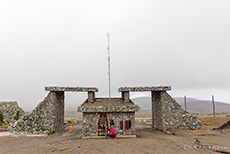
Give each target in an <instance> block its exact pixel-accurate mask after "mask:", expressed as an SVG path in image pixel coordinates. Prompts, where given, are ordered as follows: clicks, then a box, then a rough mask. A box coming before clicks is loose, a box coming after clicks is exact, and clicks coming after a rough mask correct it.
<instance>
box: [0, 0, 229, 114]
mask: <svg viewBox="0 0 230 154" xmlns="http://www.w3.org/2000/svg"><path fill="white" fill-rule="evenodd" d="M229 7H230V1H227V0H192V1H191V0H190V1H187V0H158V1H152V0H144V1H143V0H142V1H141V0H116V1H108V0H97V1H96V0H84V1H74V0H68V1H64V0H63V1H60V0H39V1H31V0H20V1H16V0H15V1H11V0H8V1H0V58H1V59H0V68H1V69H0V75H1V78H0V100H17V101H18V102H19V105H20V106H21V107H22V108H23V109H25V110H31V109H33V108H34V107H35V106H36V105H37V104H38V103H39V102H41V101H42V100H43V99H44V97H45V96H46V95H47V94H48V92H46V91H45V90H44V87H45V86H55V85H56V86H94V87H97V88H99V92H98V93H96V96H97V97H106V96H108V76H107V70H108V69H107V37H106V34H107V32H109V33H110V38H111V76H112V85H113V87H112V95H113V96H114V97H118V96H120V94H119V93H118V92H117V91H118V88H119V87H121V86H157V85H169V86H172V91H171V92H169V93H170V94H171V95H172V96H173V97H176V96H177V97H183V96H184V95H187V96H188V97H195V98H199V99H211V95H215V98H216V100H219V101H226V102H230V95H229V94H230V71H229V70H230V69H229V67H230V61H229V57H230V52H229V51H230V43H229V42H230V28H229V27H230V20H229V19H230V9H229ZM144 95H149V93H132V97H138V96H144ZM86 96H87V94H86V93H66V106H68V105H69V106H70V105H74V106H76V107H77V105H79V104H80V103H82V101H83V100H84V99H86Z"/></svg>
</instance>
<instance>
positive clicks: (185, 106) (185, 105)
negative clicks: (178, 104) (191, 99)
mask: <svg viewBox="0 0 230 154" xmlns="http://www.w3.org/2000/svg"><path fill="white" fill-rule="evenodd" d="M184 108H185V110H186V111H187V104H186V95H184Z"/></svg>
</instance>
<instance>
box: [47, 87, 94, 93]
mask: <svg viewBox="0 0 230 154" xmlns="http://www.w3.org/2000/svg"><path fill="white" fill-rule="evenodd" d="M45 90H46V91H70V92H89V91H90V92H98V89H97V88H95V87H56V86H53V87H45Z"/></svg>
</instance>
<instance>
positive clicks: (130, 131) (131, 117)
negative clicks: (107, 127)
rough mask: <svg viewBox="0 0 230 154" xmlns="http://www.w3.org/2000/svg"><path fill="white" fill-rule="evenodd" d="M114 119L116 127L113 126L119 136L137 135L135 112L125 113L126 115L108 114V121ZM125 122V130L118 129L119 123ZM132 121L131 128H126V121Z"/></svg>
mask: <svg viewBox="0 0 230 154" xmlns="http://www.w3.org/2000/svg"><path fill="white" fill-rule="evenodd" d="M110 119H112V120H113V121H114V125H111V127H112V128H114V129H115V131H116V132H117V134H118V135H135V112H124V113H119V112H117V113H108V120H110ZM121 120H122V121H123V130H119V129H118V121H121ZM126 120H131V127H130V128H129V129H126V128H125V121H126Z"/></svg>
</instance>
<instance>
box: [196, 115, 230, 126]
mask: <svg viewBox="0 0 230 154" xmlns="http://www.w3.org/2000/svg"><path fill="white" fill-rule="evenodd" d="M198 119H199V120H200V121H202V123H203V125H204V126H222V125H223V124H225V123H226V122H228V121H230V117H198Z"/></svg>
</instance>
